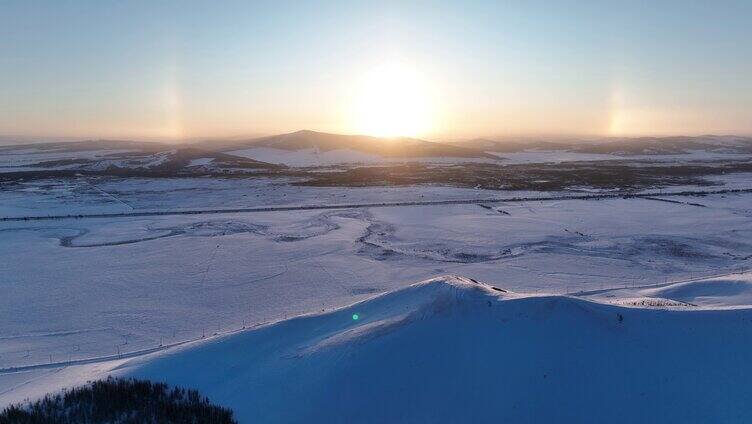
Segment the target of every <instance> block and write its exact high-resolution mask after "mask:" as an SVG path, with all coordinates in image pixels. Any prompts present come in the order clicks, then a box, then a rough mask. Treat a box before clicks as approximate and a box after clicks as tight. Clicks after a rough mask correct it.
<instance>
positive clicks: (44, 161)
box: [0, 140, 283, 175]
mask: <svg viewBox="0 0 752 424" xmlns="http://www.w3.org/2000/svg"><path fill="white" fill-rule="evenodd" d="M0 155H2V159H0V173H3V174H5V175H8V173H10V172H15V173H28V172H47V171H62V172H96V173H108V174H117V175H127V174H129V173H136V174H139V175H141V174H154V175H157V174H159V175H172V174H195V173H199V174H205V173H209V174H212V173H220V174H224V173H235V172H241V173H243V172H248V171H254V170H270V169H279V168H283V167H282V166H280V165H275V164H270V163H266V162H262V161H258V160H254V159H250V158H245V157H239V156H233V155H230V154H226V153H221V152H214V151H207V150H203V149H199V148H195V147H181V146H175V145H168V144H161V143H150V142H133V141H122V140H96V141H81V142H62V143H45V144H33V145H17V146H4V147H0Z"/></svg>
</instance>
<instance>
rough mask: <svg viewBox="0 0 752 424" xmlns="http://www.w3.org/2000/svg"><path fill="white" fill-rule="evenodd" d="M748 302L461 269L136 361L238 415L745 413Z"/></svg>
mask: <svg viewBox="0 0 752 424" xmlns="http://www.w3.org/2000/svg"><path fill="white" fill-rule="evenodd" d="M750 336H752V311H750V310H746V309H738V310H681V311H673V310H666V309H641V308H624V307H618V306H613V305H606V304H600V303H595V302H591V301H587V300H582V299H577V298H572V297H563V296H533V297H531V296H523V295H518V294H514V293H509V292H505V291H503V290H500V289H496V288H493V287H490V286H487V285H484V284H480V283H476V282H475V281H473V280H470V279H465V278H461V277H443V278H439V279H433V280H428V281H425V282H422V283H418V284H416V285H413V286H410V287H408V288H405V289H401V290H397V291H395V292H391V293H387V294H384V295H381V296H378V297H375V298H372V299H370V300H367V301H364V302H361V303H358V304H355V305H352V306H350V307H347V308H344V309H340V310H337V311H334V312H331V313H325V314H320V315H309V316H303V317H299V318H295V319H290V320H287V321H283V322H279V323H277V324H274V325H270V326H267V327H263V328H259V329H256V330H253V331H247V332H242V333H237V334H234V335H230V336H226V337H221V338H218V339H214V340H210V341H207V342H205V343H201V344H196V345H191V346H187V347H184V348H181V349H179V350H175V351H171V352H168V353H163V354H159V355H156V356H149V357H145V358H141V359H137V360H133V361H131V362H128V363H126V364H124V365H121V366H120V367H119V368H117V369H116V370H115V371H114V373H115V374H117V375H125V376H135V377H140V378H149V379H154V380H159V381H166V382H168V383H170V384H176V385H181V386H186V387H192V388H196V389H198V390H200V391H201V392H202V393H204V394H206V395H207V396H208V397H209V398H210V399H211V400H212V401H215V402H217V403H219V404H222V405H225V406H228V407H230V408H232V409H233V410H234V411H235V413H236V417H237V418H238V419H239V420H240V422H452V423H456V422H665V421H670V422H749V421H750V420H751V419H752V407H750V406H749V405H750V401H752V390H750V383H749V381H750V377H752V363H750V361H749V360H748V358H749V357H750V355H751V354H752V338H750Z"/></svg>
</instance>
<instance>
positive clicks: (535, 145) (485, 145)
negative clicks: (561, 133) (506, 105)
mask: <svg viewBox="0 0 752 424" xmlns="http://www.w3.org/2000/svg"><path fill="white" fill-rule="evenodd" d="M447 144H450V145H452V146H457V147H466V148H470V149H476V150H482V151H485V152H497V153H514V152H522V151H525V150H568V149H571V148H573V147H574V146H573V145H572V144H570V143H563V142H562V143H559V142H553V141H543V140H491V139H488V138H476V139H472V140H467V141H455V142H451V143H447Z"/></svg>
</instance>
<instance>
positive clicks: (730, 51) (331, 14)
mask: <svg viewBox="0 0 752 424" xmlns="http://www.w3.org/2000/svg"><path fill="white" fill-rule="evenodd" d="M750 19H752V1H749V0H744V1H714V2H709V1H692V0H683V1H652V2H648V1H628V2H625V1H618V2H617V1H614V2H610V1H587V0H580V1H540V2H539V1H535V0H530V1H517V2H505V1H466V2H459V1H454V2H442V1H431V2H423V1H404V2H395V1H362V2H361V1H345V2H335V1H327V2H305V1H295V2H285V1H270V2H262V1H237V2H233V1H223V2H208V1H201V2H191V1H136V0H133V1H110V0H98V1H74V0H60V1H48V2H44V1H35V0H25V1H14V0H0V135H1V136H19V137H22V136H23V137H40V138H44V137H80V138H140V139H165V140H181V139H193V138H221V137H241V136H250V135H264V134H274V133H284V132H292V131H296V130H300V129H311V130H317V131H327V132H336V133H367V134H372V135H384V136H393V135H407V136H418V137H424V138H428V139H456V138H472V137H494V136H515V135H602V136H634V135H679V134H681V135H698V134H709V133H712V134H737V135H752V42H750V40H752V25H751V24H750Z"/></svg>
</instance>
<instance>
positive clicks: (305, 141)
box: [199, 130, 495, 159]
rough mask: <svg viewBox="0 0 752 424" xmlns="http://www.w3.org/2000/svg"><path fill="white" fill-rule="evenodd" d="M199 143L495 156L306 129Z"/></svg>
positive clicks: (229, 148)
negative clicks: (243, 138)
mask: <svg viewBox="0 0 752 424" xmlns="http://www.w3.org/2000/svg"><path fill="white" fill-rule="evenodd" d="M199 145H200V147H202V148H205V149H212V150H217V151H223V152H230V151H237V150H243V149H252V148H271V149H279V150H288V151H296V150H306V149H313V150H316V151H320V152H329V151H333V150H353V151H357V152H362V153H368V154H373V155H378V156H381V157H385V158H423V157H455V158H488V159H495V156H493V155H490V154H488V153H485V152H483V151H481V150H477V149H473V148H469V147H463V146H455V145H451V144H445V143H434V142H430V141H426V140H420V139H417V138H408V137H396V138H381V137H372V136H366V135H343V134H330V133H322V132H316V131H309V130H302V131H297V132H294V133H289V134H280V135H273V136H268V137H260V138H255V139H250V140H235V141H222V142H217V141H212V142H205V143H201V144H199Z"/></svg>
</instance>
